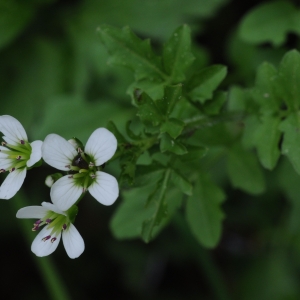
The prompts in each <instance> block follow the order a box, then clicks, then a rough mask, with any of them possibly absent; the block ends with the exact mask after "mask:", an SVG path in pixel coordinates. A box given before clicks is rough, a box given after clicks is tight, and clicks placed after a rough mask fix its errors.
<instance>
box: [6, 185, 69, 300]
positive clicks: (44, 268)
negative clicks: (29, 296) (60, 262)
mask: <svg viewBox="0 0 300 300" xmlns="http://www.w3.org/2000/svg"><path fill="white" fill-rule="evenodd" d="M10 203H12V205H13V208H14V209H15V210H16V211H17V210H18V209H20V208H22V207H24V206H28V205H29V201H28V200H27V198H26V196H25V195H24V193H22V191H19V192H18V194H17V195H16V196H15V197H14V199H13V201H11V202H10ZM33 223H34V220H19V221H18V224H19V225H20V229H21V231H22V235H23V236H25V238H26V241H27V243H28V246H29V245H31V243H32V230H31V228H32V224H33ZM32 257H33V260H34V262H35V264H36V266H37V268H38V269H39V272H40V273H41V275H42V276H41V277H42V278H43V281H44V283H45V287H46V289H47V290H48V292H49V295H51V299H53V300H69V299H71V297H70V295H69V293H68V291H67V289H66V288H65V286H64V284H63V280H62V278H61V276H60V275H59V273H58V270H57V269H56V267H55V263H54V261H53V260H52V259H51V258H50V257H36V256H35V255H34V254H32Z"/></svg>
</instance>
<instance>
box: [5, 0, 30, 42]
mask: <svg viewBox="0 0 300 300" xmlns="http://www.w3.org/2000/svg"><path fill="white" fill-rule="evenodd" d="M34 12H35V10H34V7H33V6H32V5H28V3H26V2H25V3H22V2H20V1H16V0H2V1H0V48H2V47H4V46H5V45H7V44H8V43H10V42H11V41H12V40H13V39H14V38H15V37H16V36H17V35H18V34H19V33H20V32H21V31H22V30H24V29H25V26H26V25H27V24H28V23H29V22H30V20H31V19H32V17H33V16H34Z"/></svg>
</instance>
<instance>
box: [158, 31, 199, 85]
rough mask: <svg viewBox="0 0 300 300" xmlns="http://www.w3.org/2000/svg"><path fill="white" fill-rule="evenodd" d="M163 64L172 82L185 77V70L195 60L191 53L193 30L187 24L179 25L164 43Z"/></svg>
mask: <svg viewBox="0 0 300 300" xmlns="http://www.w3.org/2000/svg"><path fill="white" fill-rule="evenodd" d="M162 58H163V66H164V69H165V70H166V72H167V74H169V76H170V82H171V83H177V82H180V81H182V80H184V79H185V74H184V73H185V70H186V69H187V68H188V67H189V66H190V65H191V64H192V62H193V61H194V59H195V58H194V56H193V54H192V53H191V30H190V28H189V27H188V26H187V25H183V26H181V27H179V28H178V29H177V30H176V31H175V32H174V33H173V34H172V36H171V38H170V39H169V40H168V42H167V43H166V44H165V45H164V48H163V56H162Z"/></svg>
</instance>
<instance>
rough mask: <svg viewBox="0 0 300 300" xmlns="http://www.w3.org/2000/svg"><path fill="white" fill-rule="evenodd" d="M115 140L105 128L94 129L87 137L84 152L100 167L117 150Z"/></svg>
mask: <svg viewBox="0 0 300 300" xmlns="http://www.w3.org/2000/svg"><path fill="white" fill-rule="evenodd" d="M117 145H118V142H117V139H116V138H115V136H114V135H113V134H112V133H111V132H110V131H109V130H107V129H106V128H98V129H96V130H95V131H94V132H93V133H92V134H91V136H90V137H89V139H88V141H87V143H86V146H85V148H84V151H85V152H86V153H87V154H88V155H90V156H91V157H93V159H94V162H95V164H96V166H100V165H102V164H104V163H105V162H107V161H108V160H109V159H111V158H112V157H113V155H114V154H115V152H116V150H117Z"/></svg>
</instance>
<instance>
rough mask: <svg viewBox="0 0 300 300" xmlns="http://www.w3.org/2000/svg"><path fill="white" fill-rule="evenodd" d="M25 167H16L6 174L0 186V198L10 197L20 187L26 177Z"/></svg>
mask: <svg viewBox="0 0 300 300" xmlns="http://www.w3.org/2000/svg"><path fill="white" fill-rule="evenodd" d="M26 171H27V169H26V168H23V169H17V170H15V171H13V172H11V173H9V174H8V175H7V177H6V178H5V180H4V181H3V183H2V185H1V187H0V199H10V198H12V197H13V196H14V195H15V194H16V193H17V191H18V190H19V189H20V188H21V186H22V184H23V182H24V179H25V177H26Z"/></svg>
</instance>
